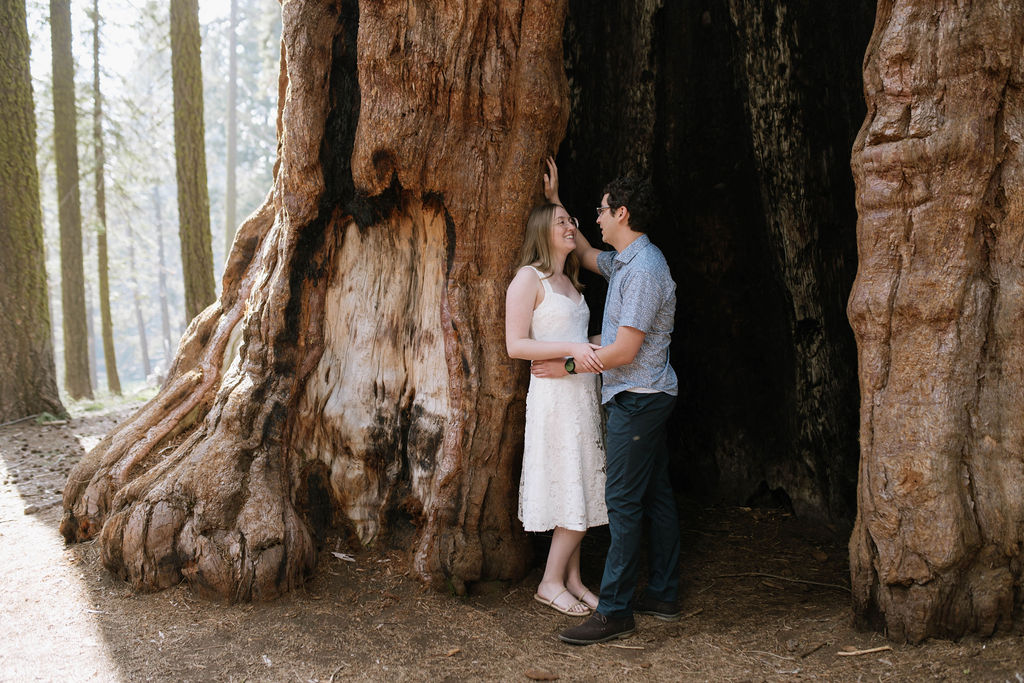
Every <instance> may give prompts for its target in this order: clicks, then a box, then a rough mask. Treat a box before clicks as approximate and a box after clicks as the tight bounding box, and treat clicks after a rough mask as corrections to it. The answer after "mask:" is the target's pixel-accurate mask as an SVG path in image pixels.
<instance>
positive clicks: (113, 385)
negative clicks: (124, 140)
mask: <svg viewBox="0 0 1024 683" xmlns="http://www.w3.org/2000/svg"><path fill="white" fill-rule="evenodd" d="M92 20H93V35H92V92H93V109H92V136H93V144H94V145H95V148H96V160H95V164H96V168H95V171H94V173H95V176H94V177H95V180H96V219H97V221H98V227H97V231H96V267H97V269H98V270H99V281H100V328H101V330H102V336H103V366H104V369H105V370H106V373H107V389H109V390H110V393H112V394H116V395H120V394H121V378H120V377H119V376H118V374H117V355H116V354H115V353H114V324H113V322H112V320H111V316H110V273H109V270H110V269H109V267H108V264H107V191H106V187H105V180H104V176H103V174H104V167H105V165H106V155H105V154H104V149H103V98H102V95H101V93H100V3H99V0H93V3H92Z"/></svg>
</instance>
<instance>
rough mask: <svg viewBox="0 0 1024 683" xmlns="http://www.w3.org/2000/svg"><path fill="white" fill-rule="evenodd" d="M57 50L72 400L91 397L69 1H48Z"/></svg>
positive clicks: (56, 128)
mask: <svg viewBox="0 0 1024 683" xmlns="http://www.w3.org/2000/svg"><path fill="white" fill-rule="evenodd" d="M50 37H51V44H52V51H53V137H54V147H55V158H56V166H57V202H58V205H59V219H60V262H61V278H60V290H61V302H62V310H63V318H64V385H65V388H66V389H67V392H68V395H69V396H71V398H92V385H91V384H90V382H89V339H88V332H87V330H86V317H85V270H84V266H83V264H82V208H81V198H80V196H79V191H78V134H77V133H76V129H75V126H76V123H77V112H76V109H75V63H74V58H73V57H72V55H71V4H70V0H50Z"/></svg>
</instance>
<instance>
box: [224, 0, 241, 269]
mask: <svg viewBox="0 0 1024 683" xmlns="http://www.w3.org/2000/svg"><path fill="white" fill-rule="evenodd" d="M229 21H230V26H229V28H228V111H227V119H228V123H227V129H228V135H227V137H228V141H227V155H226V166H227V174H226V175H227V179H226V183H225V187H224V254H225V257H224V259H225V260H227V254H230V253H231V242H232V241H234V239H235V229H236V228H237V227H238V223H236V222H235V208H236V206H235V205H236V204H237V203H238V191H237V187H236V182H235V171H236V167H237V166H238V112H237V111H236V107H237V104H236V101H235V100H236V97H237V95H238V54H237V50H238V40H237V33H238V0H231V18H230V20H229Z"/></svg>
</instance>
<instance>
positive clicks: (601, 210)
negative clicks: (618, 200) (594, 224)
mask: <svg viewBox="0 0 1024 683" xmlns="http://www.w3.org/2000/svg"><path fill="white" fill-rule="evenodd" d="M611 208H612V207H610V206H599V207H597V217H598V218H600V217H601V214H602V213H604V212H605V211H611Z"/></svg>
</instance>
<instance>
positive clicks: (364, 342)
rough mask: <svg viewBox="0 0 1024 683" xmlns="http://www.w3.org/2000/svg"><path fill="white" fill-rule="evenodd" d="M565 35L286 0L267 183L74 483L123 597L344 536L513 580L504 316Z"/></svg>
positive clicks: (537, 13) (425, 564)
mask: <svg viewBox="0 0 1024 683" xmlns="http://www.w3.org/2000/svg"><path fill="white" fill-rule="evenodd" d="M564 18H565V4H564V2H550V1H545V0H530V1H528V2H525V3H522V2H511V1H508V0H502V1H499V2H493V1H489V2H484V1H483V0H478V1H477V2H473V3H468V4H465V5H459V6H458V7H449V6H447V5H438V4H435V3H424V4H417V5H412V6H410V5H408V3H404V2H378V1H375V2H365V3H362V4H361V6H359V7H358V8H357V6H356V5H355V3H353V2H336V1H329V0H310V1H309V2H305V3H286V4H285V5H284V6H283V38H282V41H283V48H284V49H283V55H284V56H283V59H282V70H281V79H280V89H279V92H280V98H281V99H280V102H281V105H280V107H279V126H278V131H279V150H280V152H279V159H278V164H277V168H276V171H275V182H274V188H273V191H272V193H271V195H270V196H269V197H268V201H267V202H266V203H265V204H264V206H263V207H262V208H260V209H259V210H257V211H256V212H255V213H254V214H253V215H252V216H251V217H250V218H249V219H247V220H246V221H245V222H244V223H243V224H242V225H241V226H240V228H239V231H238V235H237V236H236V238H235V241H234V243H233V248H232V251H231V254H230V258H229V260H228V264H227V267H226V269H225V274H224V279H223V289H222V296H221V299H220V300H219V301H218V302H217V303H216V304H215V305H213V306H211V307H209V308H207V309H206V310H205V311H203V313H202V314H201V315H199V316H198V317H196V318H195V319H194V320H193V321H192V323H191V324H190V326H189V329H188V331H187V332H186V335H185V337H184V338H183V340H182V342H181V344H180V345H179V349H178V354H177V357H176V359H175V362H174V365H173V366H172V368H171V371H170V376H169V377H168V380H167V382H166V383H165V385H164V387H163V389H162V390H161V392H160V394H158V396H157V397H155V398H154V399H153V400H152V401H151V402H150V403H149V404H147V405H146V406H145V407H144V408H143V409H142V410H140V412H139V413H138V414H136V415H135V416H134V417H133V418H132V419H131V420H128V421H126V422H125V423H123V424H122V425H120V426H119V427H118V430H117V431H115V432H113V433H112V434H110V435H109V436H108V437H107V438H106V439H104V441H103V442H102V443H101V444H100V445H99V446H97V448H96V449H94V450H93V451H92V452H91V453H90V454H89V455H88V456H87V457H86V458H84V459H83V460H82V461H81V462H80V463H79V465H78V466H77V467H76V469H75V470H74V471H73V472H72V475H71V477H70V479H69V482H68V485H67V486H66V487H65V492H64V504H65V517H64V520H63V522H62V525H61V528H62V532H63V533H64V535H65V537H66V538H68V539H70V540H74V539H83V538H89V537H93V536H96V535H97V534H98V535H99V537H100V541H101V545H102V548H103V557H104V561H105V562H106V564H107V565H108V566H109V567H111V569H113V570H114V571H116V572H118V573H119V574H120V575H122V576H123V577H125V578H127V579H128V580H130V581H131V582H132V583H133V584H134V585H135V586H137V587H140V588H148V589H155V588H160V587H164V586H168V585H171V584H173V583H176V582H178V581H180V580H181V578H182V577H184V578H186V579H187V580H188V581H190V582H191V583H192V585H193V586H195V587H196V588H197V589H198V590H200V591H201V592H204V593H208V594H211V595H216V596H220V597H224V598H228V599H261V598H268V597H271V596H274V595H276V594H278V593H280V592H281V591H283V590H287V589H288V588H289V587H291V586H294V585H296V583H297V582H299V581H301V580H302V578H303V577H304V576H305V575H306V574H307V573H308V572H309V571H310V570H311V568H312V567H313V564H314V559H315V547H316V546H315V538H316V536H317V534H318V533H319V532H320V531H322V528H323V526H324V525H328V524H331V523H332V522H334V521H335V520H337V521H338V523H340V524H343V525H347V526H349V527H350V528H351V529H352V530H353V531H354V532H355V533H356V534H357V535H358V536H359V537H360V539H361V540H362V541H363V542H365V543H373V542H376V541H379V540H380V539H381V538H382V537H384V536H386V535H387V534H389V533H390V534H401V533H404V532H403V529H412V530H413V533H414V541H413V547H414V550H413V562H414V566H415V569H416V571H417V572H418V573H419V575H420V576H421V577H423V578H424V580H426V581H429V582H431V583H433V584H435V585H448V586H449V587H451V588H452V589H453V590H456V591H460V592H461V591H462V590H464V583H465V582H466V581H470V580H476V579H480V578H485V577H494V578H510V577H516V576H520V575H522V574H523V573H524V571H525V569H526V567H527V561H528V559H529V553H528V549H527V547H526V543H525V535H524V534H523V532H522V531H521V527H520V525H519V523H518V521H517V520H516V519H515V516H514V515H515V509H516V506H515V497H516V491H517V486H516V483H517V481H518V463H519V455H520V450H521V444H522V424H523V401H522V399H523V389H524V386H525V384H524V380H525V368H524V367H522V365H521V364H519V365H515V364H513V363H512V362H511V361H509V359H508V358H507V357H506V354H505V352H504V343H503V316H502V307H501V306H500V303H499V302H500V301H501V300H502V296H503V293H504V289H505V287H506V285H507V282H508V279H509V277H510V276H511V267H512V265H513V263H514V257H515V254H514V252H515V251H516V249H517V247H518V243H519V237H520V235H521V231H522V226H523V224H524V221H525V218H526V215H527V213H528V211H529V208H530V206H531V204H532V203H534V202H535V201H538V200H539V199H540V198H541V194H540V172H541V170H542V168H543V165H542V159H543V157H544V156H545V155H546V154H550V153H552V152H553V151H554V150H555V148H556V146H557V143H558V141H559V139H560V138H561V136H562V135H563V133H564V128H565V124H566V119H567V114H568V109H567V97H566V95H567V91H566V81H565V76H564V71H563V69H562V64H561V48H560V32H561V27H562V24H563V22H564ZM357 27H358V37H357V31H356V29H357ZM243 316H244V317H243Z"/></svg>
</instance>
